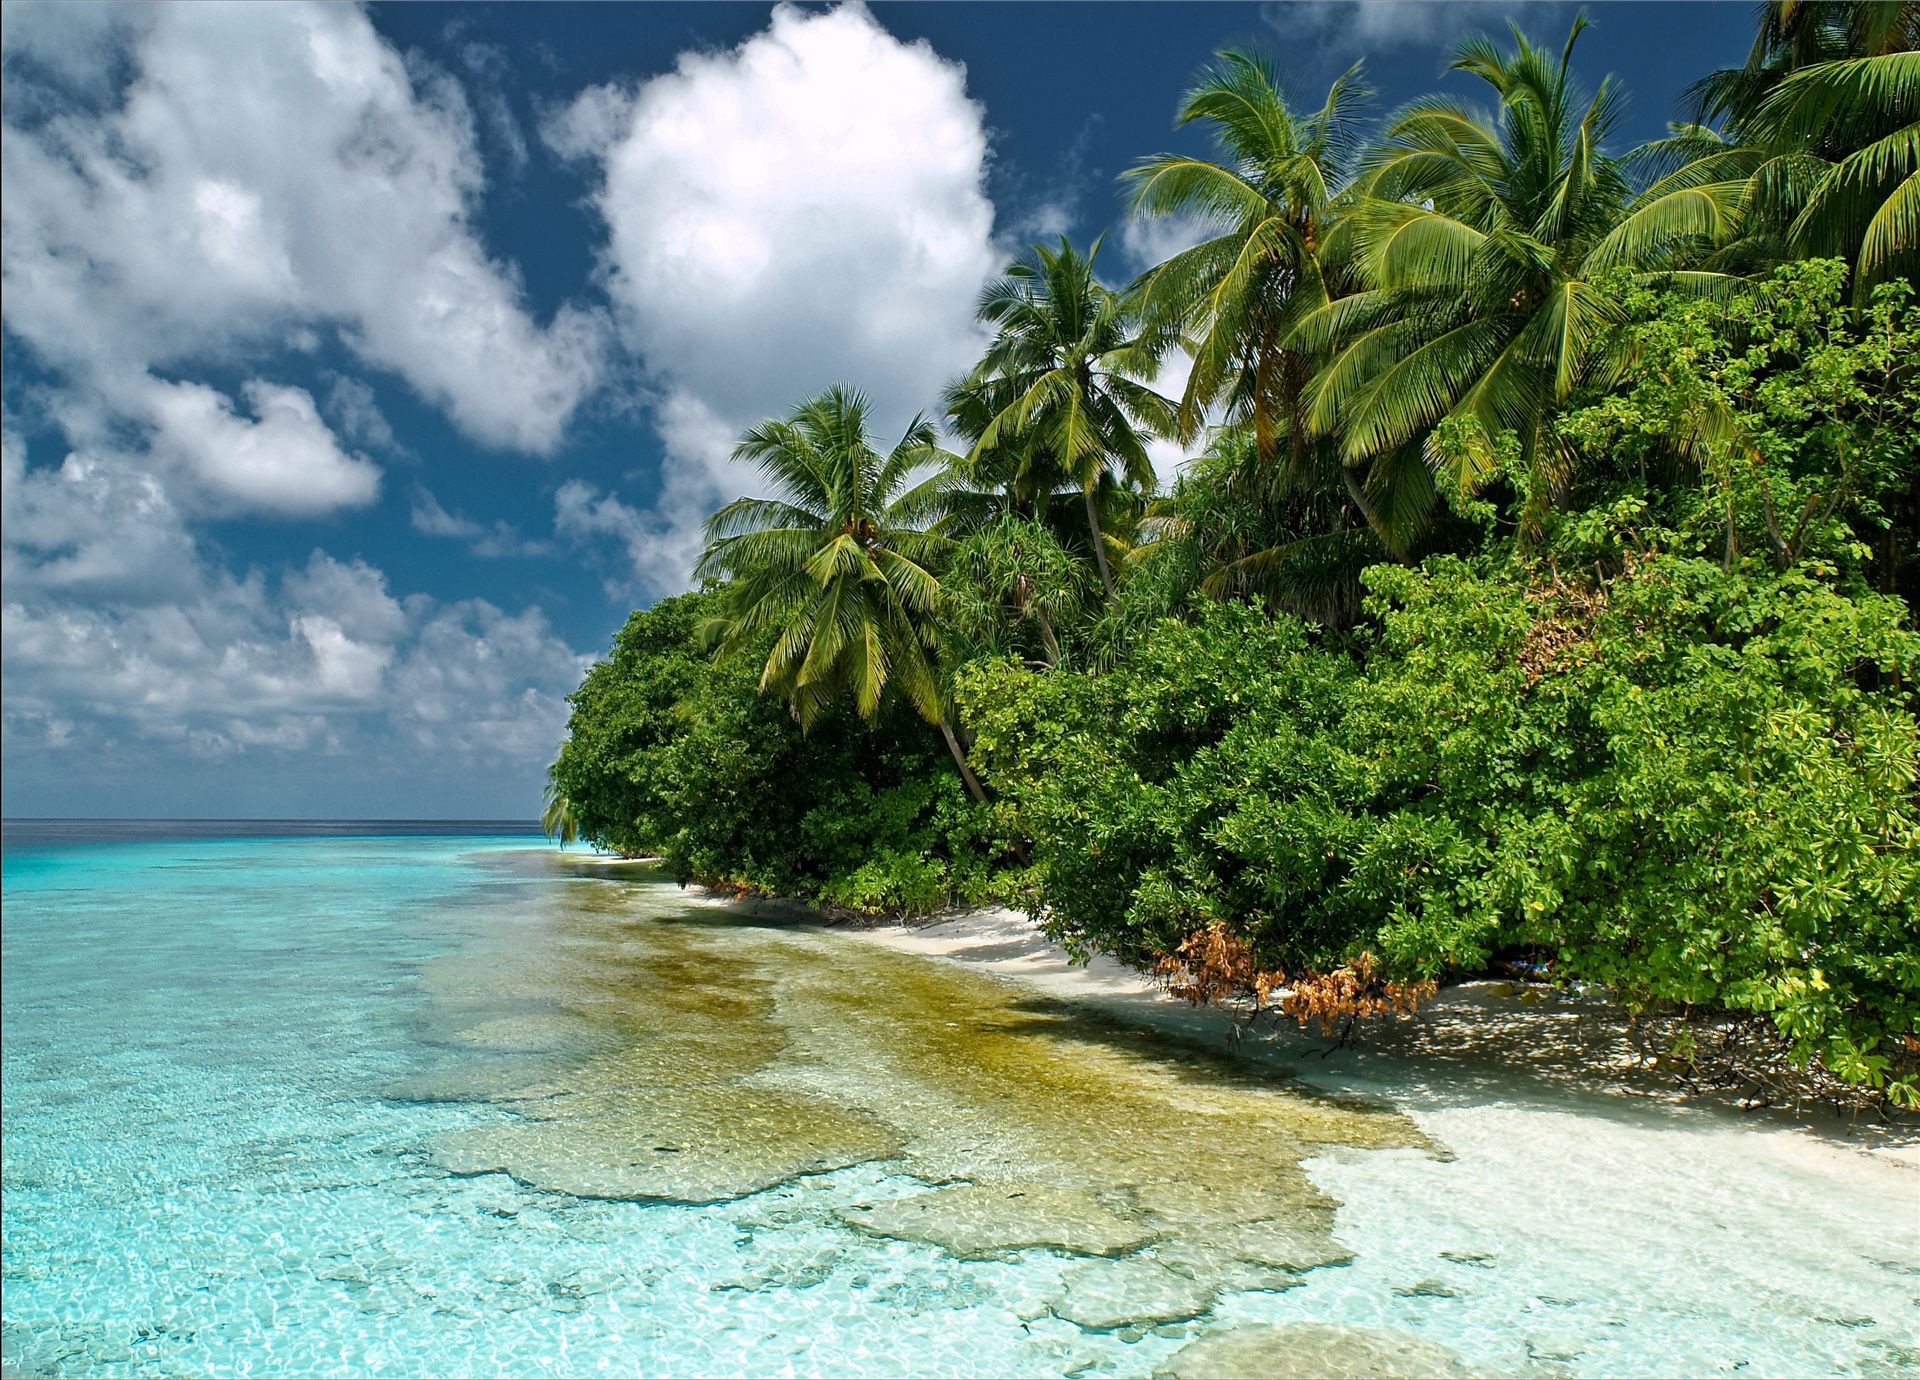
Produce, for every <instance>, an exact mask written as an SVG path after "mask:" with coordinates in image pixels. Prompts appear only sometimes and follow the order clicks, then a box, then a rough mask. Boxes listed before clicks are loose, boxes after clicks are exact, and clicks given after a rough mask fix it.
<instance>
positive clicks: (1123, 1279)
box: [1051, 1260, 1219, 1332]
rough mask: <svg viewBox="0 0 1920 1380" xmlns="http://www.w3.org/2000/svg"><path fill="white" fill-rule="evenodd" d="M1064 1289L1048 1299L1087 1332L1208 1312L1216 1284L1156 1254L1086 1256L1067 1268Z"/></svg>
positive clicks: (1057, 1313) (1150, 1324)
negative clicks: (1131, 1257)
mask: <svg viewBox="0 0 1920 1380" xmlns="http://www.w3.org/2000/svg"><path fill="white" fill-rule="evenodd" d="M1060 1283H1061V1286H1062V1290H1063V1292H1062V1293H1061V1294H1060V1296H1059V1297H1058V1298H1056V1299H1054V1300H1053V1303H1052V1305H1051V1307H1052V1311H1053V1314H1054V1316H1055V1317H1060V1318H1065V1319H1066V1320H1067V1321H1068V1322H1070V1323H1074V1324H1076V1325H1077V1326H1079V1327H1083V1328H1085V1329H1086V1330H1087V1331H1089V1332H1114V1331H1118V1330H1119V1329H1121V1328H1123V1327H1148V1328H1150V1327H1157V1326H1159V1325H1160V1324H1162V1323H1176V1322H1186V1321H1188V1320H1189V1319H1191V1318H1197V1317H1199V1316H1200V1315H1201V1314H1203V1313H1206V1312H1209V1311H1211V1310H1212V1308H1213V1303H1214V1300H1215V1299H1216V1298H1217V1297H1218V1296H1219V1290H1218V1288H1216V1287H1215V1285H1214V1284H1212V1283H1211V1282H1209V1281H1207V1280H1204V1279H1193V1278H1190V1277H1188V1276H1185V1275H1180V1274H1176V1273H1174V1272H1173V1271H1172V1270H1169V1269H1168V1268H1167V1267H1166V1266H1164V1265H1162V1264H1160V1263H1159V1262H1158V1261H1154V1260H1100V1261H1088V1262H1087V1263H1086V1264H1084V1265H1076V1266H1074V1267H1073V1268H1072V1269H1070V1270H1068V1271H1067V1272H1066V1274H1065V1275H1064V1276H1062V1278H1061V1280H1060Z"/></svg>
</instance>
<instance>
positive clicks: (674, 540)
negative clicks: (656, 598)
mask: <svg viewBox="0 0 1920 1380" xmlns="http://www.w3.org/2000/svg"><path fill="white" fill-rule="evenodd" d="M686 487H687V488H688V489H692V486H691V485H688V486H686ZM705 517H706V514H705V513H704V512H699V513H694V512H691V511H688V510H687V509H686V505H685V504H681V505H679V506H678V507H676V508H672V509H668V510H667V511H665V512H641V511H640V510H639V509H638V508H635V507H632V506H631V505H629V504H626V503H622V502H621V501H620V500H619V498H617V497H616V496H615V495H613V494H611V493H602V492H600V491H599V490H598V489H596V488H594V487H593V486H592V485H590V484H587V483H585V482H584V481H582V480H578V479H569V480H568V481H567V482H566V483H564V484H562V485H561V486H560V489H559V492H557V493H556V494H555V495H554V497H553V530H554V531H555V532H556V533H558V534H559V536H560V537H561V538H562V539H563V540H565V541H568V542H570V543H572V544H573V545H574V546H576V547H579V548H581V549H582V550H587V551H594V550H596V549H598V547H599V546H600V545H601V543H602V542H603V541H610V542H611V543H612V544H613V545H614V546H615V548H617V550H618V551H619V553H620V568H619V570H618V572H617V573H616V574H614V575H612V576H610V577H609V578H608V579H607V580H606V582H605V585H606V590H607V593H608V594H609V595H610V596H615V597H617V596H619V595H620V594H622V593H624V592H625V591H627V590H628V589H629V588H630V587H631V586H632V585H633V584H634V583H636V582H637V583H638V584H639V585H640V586H641V587H642V588H644V589H651V590H663V591H671V590H676V589H680V588H683V587H684V586H685V583H686V580H687V577H688V573H689V572H690V571H691V570H692V569H693V563H694V561H695V560H697V559H698V558H699V555H700V546H701V531H700V524H701V522H702V521H704V519H705Z"/></svg>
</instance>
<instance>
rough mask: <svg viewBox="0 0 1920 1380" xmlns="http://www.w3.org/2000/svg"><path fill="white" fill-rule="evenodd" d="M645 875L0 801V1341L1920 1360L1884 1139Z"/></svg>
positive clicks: (589, 1362) (532, 1361)
mask: <svg viewBox="0 0 1920 1380" xmlns="http://www.w3.org/2000/svg"><path fill="white" fill-rule="evenodd" d="M596 871H597V872H599V873H600V875H586V874H588V873H593V872H596ZM619 875H620V874H618V873H617V872H615V871H613V870H612V869H594V868H592V867H586V868H583V867H582V866H581V865H580V864H579V863H578V862H563V861H560V860H557V859H555V858H554V856H553V854H552V850H551V849H550V848H549V847H547V846H546V845H545V844H543V843H541V842H540V841H538V840H529V839H525V838H512V837H477V836H464V837H405V838H402V837H290V838H273V839H262V838H252V839H246V838H222V839H198V840H196V839H178V838H164V837H161V838H153V839H145V840H134V841H128V840H126V839H125V838H120V839H114V840H107V841H89V840H88V839H87V838H86V836H85V834H84V832H82V833H79V834H76V835H74V836H72V837H67V838H62V839H55V840H48V839H46V838H45V837H44V836H41V837H34V836H21V835H17V834H15V833H12V832H10V833H9V836H8V839H7V844H6V849H5V856H4V914H5V924H4V963H3V965H0V979H3V981H4V1074H3V1082H4V1088H3V1093H4V1101H5V1116H4V1120H3V1121H0V1129H3V1131H4V1149H5V1164H4V1188H5V1195H4V1219H5V1220H4V1233H3V1238H4V1294H3V1295H0V1297H3V1300H4V1314H5V1358H6V1368H7V1371H8V1373H9V1374H14V1373H18V1374H23V1375H34V1374H46V1375H68V1374H72V1375H120V1374H210V1375H309V1374H316V1375H317V1374H355V1373H378V1374H391V1375H456V1374H476V1373H487V1374H494V1373H497V1374H506V1375H542V1374H556V1373H558V1374H596V1373H605V1374H635V1373H639V1374H650V1375H656V1374H657V1375H717V1374H753V1375H778V1374H806V1375H815V1374H818V1375H869V1374H870V1375H893V1374H902V1373H913V1374H951V1375H1002V1374H1008V1375H1012V1374H1021V1375H1025V1374H1067V1373H1072V1374H1081V1375H1144V1374H1151V1373H1154V1372H1156V1371H1159V1370H1162V1369H1165V1368H1167V1367H1169V1366H1171V1367H1172V1368H1173V1369H1175V1370H1178V1371H1182V1372H1183V1373H1200V1372H1204V1370H1205V1369H1206V1365H1207V1364H1209V1363H1210V1364H1214V1365H1218V1364H1221V1361H1220V1357H1221V1356H1222V1355H1224V1356H1226V1357H1227V1358H1228V1360H1229V1361H1231V1360H1232V1358H1233V1355H1234V1354H1233V1353H1215V1355H1214V1357H1213V1358H1212V1359H1211V1361H1210V1362H1209V1361H1208V1358H1207V1357H1206V1356H1205V1354H1204V1353H1197V1352H1196V1351H1195V1350H1193V1349H1192V1348H1193V1347H1194V1346H1195V1345H1196V1344H1198V1343H1201V1342H1207V1341H1209V1340H1211V1341H1212V1342H1215V1343H1217V1342H1219V1341H1220V1340H1221V1339H1223V1338H1228V1337H1230V1336H1231V1337H1240V1338H1245V1337H1249V1336H1255V1335H1256V1334H1254V1333H1253V1332H1250V1331H1248V1329H1251V1328H1254V1327H1256V1326H1260V1325H1299V1324H1322V1325H1327V1326H1323V1327H1321V1328H1319V1329H1318V1330H1314V1331H1300V1330H1296V1332H1294V1333H1292V1334H1287V1335H1290V1336H1292V1337H1294V1338H1296V1339H1297V1345H1298V1346H1300V1347H1304V1346H1306V1345H1307V1344H1308V1341H1309V1340H1311V1341H1312V1343H1313V1344H1314V1345H1324V1346H1329V1347H1332V1348H1333V1350H1331V1351H1328V1352H1326V1353H1325V1357H1323V1358H1322V1359H1321V1360H1319V1361H1317V1362H1316V1361H1315V1359H1314V1357H1313V1356H1308V1355H1306V1354H1305V1353H1304V1352H1303V1353H1302V1354H1301V1357H1300V1366H1301V1369H1300V1371H1299V1373H1314V1369H1315V1367H1316V1366H1321V1367H1324V1366H1326V1365H1331V1364H1334V1363H1336V1362H1337V1361H1338V1359H1339V1356H1340V1355H1341V1354H1343V1353H1341V1352H1340V1351H1339V1348H1340V1346H1342V1345H1344V1344H1345V1343H1344V1341H1343V1338H1345V1337H1346V1336H1347V1335H1348V1334H1347V1333H1343V1332H1340V1331H1338V1330H1335V1329H1383V1330H1387V1331H1390V1332H1393V1333H1398V1334H1403V1335H1402V1336H1401V1337H1400V1338H1399V1339H1398V1340H1397V1341H1394V1342H1393V1345H1397V1346H1401V1347H1402V1348H1403V1349H1402V1351H1401V1352H1400V1355H1401V1356H1402V1357H1403V1362H1402V1365H1403V1368H1408V1369H1415V1370H1424V1369H1432V1368H1438V1367H1441V1366H1457V1367H1458V1368H1460V1369H1461V1370H1463V1371H1471V1372H1477V1373H1490V1372H1498V1373H1503V1374H1546V1375H1654V1374H1675V1373H1688V1374H1743V1375H1816V1374H1857V1375H1894V1374H1903V1373H1913V1371H1914V1370H1915V1368H1916V1367H1920V1301H1917V1298H1916V1296H1920V1203H1917V1202H1916V1201H1915V1198H1914V1197H1913V1195H1912V1192H1911V1189H1910V1186H1908V1185H1906V1184H1899V1183H1895V1187H1894V1189H1893V1190H1892V1191H1890V1189H1889V1184H1890V1183H1894V1182H1895V1180H1894V1179H1890V1178H1889V1174H1890V1173H1891V1171H1888V1170H1885V1169H1884V1168H1881V1167H1879V1166H1871V1167H1868V1166H1866V1165H1865V1163H1864V1162H1862V1164H1861V1166H1860V1168H1859V1169H1858V1171H1857V1172H1855V1171H1854V1170H1853V1169H1852V1168H1851V1167H1850V1165H1849V1163H1848V1159H1849V1157H1846V1156H1841V1155H1835V1154H1834V1153H1832V1152H1827V1151H1822V1152H1820V1153H1813V1152H1812V1151H1808V1152H1807V1153H1805V1154H1801V1153H1798V1152H1796V1151H1795V1150H1794V1149H1793V1141H1794V1138H1782V1137H1779V1136H1767V1135H1761V1134H1758V1133H1756V1132H1754V1131H1753V1130H1751V1129H1750V1128H1748V1127H1746V1126H1743V1125H1741V1124H1740V1123H1737V1122H1733V1121H1730V1120H1729V1119H1727V1118H1724V1117H1715V1116H1708V1115H1703V1114H1692V1115H1681V1114H1677V1113H1668V1112H1660V1111H1654V1110H1649V1109H1640V1108H1634V1107H1631V1106H1621V1105H1620V1104H1618V1103H1612V1102H1605V1101H1601V1100H1598V1099H1588V1100H1584V1101H1582V1100H1577V1099H1575V1098H1574V1097H1572V1096H1571V1095H1566V1096H1564V1097H1557V1098H1556V1097H1554V1096H1550V1095H1546V1094H1542V1093H1541V1092H1539V1091H1538V1090H1537V1089H1533V1088H1511V1089H1505V1088H1501V1087H1498V1086H1487V1085H1484V1084H1482V1085H1481V1086H1478V1087H1475V1088H1473V1089H1472V1090H1471V1096H1465V1095H1463V1094H1462V1091H1461V1089H1460V1088H1459V1087H1458V1086H1454V1085H1448V1084H1446V1083H1445V1082H1443V1081H1440V1080H1427V1079H1423V1078H1422V1076H1421V1074H1420V1071H1419V1070H1417V1069H1393V1068H1383V1067H1382V1066H1380V1065H1379V1064H1377V1063H1375V1064H1371V1065H1365V1066H1364V1068H1363V1069H1362V1072H1361V1074H1360V1075H1358V1076H1356V1077H1355V1078H1352V1079H1349V1080H1348V1082H1347V1088H1346V1092H1347V1093H1348V1094H1351V1093H1352V1092H1353V1091H1355V1090H1359V1091H1362V1092H1364V1091H1368V1090H1371V1091H1374V1092H1376V1093H1386V1092H1392V1093H1394V1094H1395V1095H1396V1096H1397V1098H1398V1100H1399V1101H1400V1102H1401V1103H1402V1104H1403V1109H1400V1108H1395V1107H1390V1106H1387V1105H1385V1104H1383V1103H1381V1102H1377V1101H1376V1102H1371V1103H1370V1102H1366V1101H1363V1100H1358V1099H1356V1098H1354V1097H1352V1096H1350V1095H1344V1096H1338V1097H1333V1096H1328V1095H1326V1094H1324V1093H1314V1092H1312V1091H1310V1090H1308V1089H1307V1088H1306V1087H1304V1086H1302V1085H1297V1084H1289V1083H1286V1082H1285V1081H1283V1080H1279V1079H1276V1078H1275V1077H1273V1076H1271V1075H1267V1074H1256V1073H1254V1072H1252V1071H1251V1070H1250V1069H1249V1068H1248V1067H1247V1066H1246V1065H1244V1064H1240V1063H1234V1062H1231V1061H1228V1060H1225V1059H1223V1058H1221V1057H1219V1056H1218V1055H1217V1054H1215V1053H1213V1052H1211V1051H1205V1050H1189V1049H1183V1048H1181V1047H1178V1046H1175V1045H1172V1044H1169V1043H1167V1042H1165V1041H1164V1040H1162V1039H1159V1038H1156V1037H1153V1036H1151V1035H1147V1034H1144V1033H1141V1032H1138V1031H1133V1030H1130V1029H1127V1028H1125V1027H1122V1026H1117V1025H1112V1024H1108V1023H1104V1022H1102V1021H1100V1020H1097V1019H1093V1018H1090V1017H1088V1016H1086V1015H1084V1014H1082V1013H1078V1012H1076V1011H1073V1010H1071V1009H1068V1008H1065V1007H1062V1006H1060V1005H1059V1004H1057V1003H1054V1002H1050V1001H1048V1000H1046V999H1044V998H1041V997H1039V996H1037V995H1035V994H1033V993H1031V992H1028V991H1026V990H1025V989H1020V988H1015V987H1012V986H1009V985H1006V984H1003V983H1000V982H998V981H995V980H993V979H989V978H985V977H981V976H979V975H977V974H974V973H971V972H967V971H963V970H961V969H959V968H957V967H953V966H951V965H943V964H940V963H936V962H932V961H929V960H922V959H913V958H907V957H903V956H898V955H894V954H891V953H888V952H885V951H883V950H880V949H877V948H875V947H873V946H870V945H867V944H863V943H861V942H859V941H857V940H855V939H853V938H850V937H848V936H846V935H840V934H834V933H822V932H817V931H809V930H796V929H781V928H777V927H772V926H764V925H747V924H743V923H741V922H739V921H737V920H732V919H729V918H727V917H726V916H724V915H723V914H721V913H719V912H715V911H713V910H710V909H700V908H696V907H692V906H689V905H688V904H687V902H686V900H685V898H684V897H683V896H682V894H681V893H680V892H679V891H678V890H677V889H675V888H673V887H671V886H669V885H664V884H661V883H657V882H645V881H640V882H631V881H622V880H616V879H615V878H617V877H618V876H619ZM1363 1080H1364V1081H1363ZM1322 1081H1325V1080H1324V1078H1323V1080H1322ZM1897 1177H1898V1176H1897V1175H1896V1176H1895V1178H1896V1179H1897ZM1901 1190H1906V1191H1905V1192H1903V1191H1901ZM1260 1335H1267V1334H1260ZM1351 1335H1352V1336H1355V1337H1363V1338H1364V1337H1367V1336H1370V1335H1372V1334H1369V1333H1365V1332H1359V1331H1354V1332H1352V1334H1351ZM1415 1339H1418V1340H1417V1341H1416V1340H1415ZM1376 1340H1377V1339H1376ZM1422 1343H1424V1344H1426V1346H1427V1349H1424V1350H1423V1349H1421V1344H1422ZM1183 1348H1187V1350H1186V1351H1185V1352H1184V1357H1185V1359H1184V1360H1183V1359H1181V1354H1182V1349H1183ZM1242 1355H1243V1356H1244V1353H1243V1354H1242ZM1316 1355H1318V1353H1316ZM1327 1358H1331V1359H1327ZM1365 1361H1366V1357H1365V1356H1364V1355H1361V1354H1360V1353H1354V1355H1353V1356H1352V1357H1349V1362H1350V1363H1351V1364H1356V1365H1357V1364H1363V1363H1365ZM1239 1364H1245V1361H1244V1360H1242V1361H1240V1362H1239ZM1261 1364H1262V1365H1264V1366H1268V1367H1269V1368H1271V1362H1270V1360H1263V1361H1262V1362H1261Z"/></svg>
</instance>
